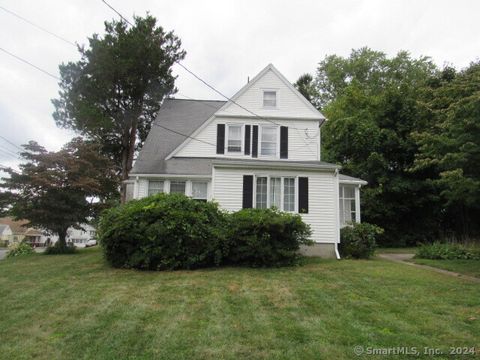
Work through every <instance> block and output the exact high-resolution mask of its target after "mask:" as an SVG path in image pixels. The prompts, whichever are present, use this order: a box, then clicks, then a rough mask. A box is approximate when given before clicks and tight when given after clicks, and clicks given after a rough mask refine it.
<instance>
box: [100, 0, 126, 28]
mask: <svg viewBox="0 0 480 360" xmlns="http://www.w3.org/2000/svg"><path fill="white" fill-rule="evenodd" d="M102 2H103V3H104V4H105V5H107V6H108V7H109V8H110V9H112V10H113V11H114V12H115V13H116V14H117V15H118V16H120V18H121V19H122V20H123V21H125V22H126V23H127V24H129V25H130V26H133V24H132V23H131V22H130V21H128V20H127V18H125V17H123V15H122V14H120V13H119V12H118V11H117V10H115V8H114V7H113V6H111V5H110V4H109V3H107V2H106V1H105V0H102Z"/></svg>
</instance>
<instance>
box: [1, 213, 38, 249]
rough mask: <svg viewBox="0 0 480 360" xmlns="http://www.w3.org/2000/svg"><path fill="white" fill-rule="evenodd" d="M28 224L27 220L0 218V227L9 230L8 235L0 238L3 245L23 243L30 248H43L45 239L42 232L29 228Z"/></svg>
mask: <svg viewBox="0 0 480 360" xmlns="http://www.w3.org/2000/svg"><path fill="white" fill-rule="evenodd" d="M28 223H29V222H28V221H27V220H13V218H11V217H4V218H0V227H5V228H7V227H8V229H9V231H8V233H7V234H5V235H2V238H1V239H2V240H3V241H4V242H5V245H8V244H12V243H15V242H22V241H25V242H27V243H29V244H31V245H32V246H44V245H45V238H44V236H43V232H42V231H40V230H38V229H35V228H33V227H29V226H28ZM0 232H1V230H0ZM4 232H5V230H4Z"/></svg>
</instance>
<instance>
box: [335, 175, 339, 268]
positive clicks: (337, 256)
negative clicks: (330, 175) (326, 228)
mask: <svg viewBox="0 0 480 360" xmlns="http://www.w3.org/2000/svg"><path fill="white" fill-rule="evenodd" d="M339 173H340V171H339V170H338V169H335V177H336V178H337V186H336V191H335V194H336V197H335V201H336V205H335V209H336V213H337V242H336V243H335V256H336V258H337V260H340V253H339V251H338V244H339V243H340V209H339V207H338V201H339V198H340V195H339V191H340V181H339V176H338V175H339Z"/></svg>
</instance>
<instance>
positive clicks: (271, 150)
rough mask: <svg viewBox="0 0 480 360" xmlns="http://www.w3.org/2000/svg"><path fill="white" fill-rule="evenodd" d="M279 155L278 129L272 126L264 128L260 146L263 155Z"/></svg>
mask: <svg viewBox="0 0 480 360" xmlns="http://www.w3.org/2000/svg"><path fill="white" fill-rule="evenodd" d="M276 153H277V128H276V127H271V126H263V127H262V138H261V145H260V154H261V155H275V154H276Z"/></svg>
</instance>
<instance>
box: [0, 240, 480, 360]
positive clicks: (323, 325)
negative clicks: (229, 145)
mask: <svg viewBox="0 0 480 360" xmlns="http://www.w3.org/2000/svg"><path fill="white" fill-rule="evenodd" d="M479 299H480V286H478V284H475V283H472V282H469V281H467V280H464V279H457V278H453V277H449V276H445V275H442V274H438V273H435V272H432V271H428V270H423V269H418V268H413V267H409V266H407V265H404V264H397V263H393V262H387V261H384V260H380V259H375V260H369V261H363V260H357V261H355V260H342V261H336V260H309V261H308V263H307V264H306V265H305V266H302V267H295V268H281V269H238V268H225V269H219V270H218V269H217V270H215V269H209V270H199V271H178V272H163V273H161V272H138V271H130V270H116V269H111V268H109V267H108V266H106V265H105V264H104V262H103V260H102V257H101V253H100V251H99V249H88V250H84V251H82V252H81V253H80V254H78V255H66V256H65V255H64V256H46V255H40V254H35V255H31V256H27V257H24V258H17V259H7V260H5V261H1V262H0V358H2V359H32V358H35V359H154V358H155V359H241V358H244V359H271V358H274V359H351V358H352V359H355V358H358V357H357V356H355V355H354V353H353V347H354V346H355V345H362V346H365V347H368V346H374V347H397V346H416V347H419V348H422V349H423V347H424V346H432V347H435V346H438V347H442V348H444V349H445V348H446V347H448V346H477V347H478V346H479V345H480V302H479ZM394 357H395V358H397V359H398V358H409V357H410V356H405V357H402V356H394ZM368 358H369V359H372V358H375V357H372V356H369V357H368ZM379 358H384V357H379ZM420 358H422V356H421V357H420ZM441 358H442V357H441V356H435V359H441ZM444 358H448V357H447V356H445V357H444ZM468 358H472V356H470V357H468Z"/></svg>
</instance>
